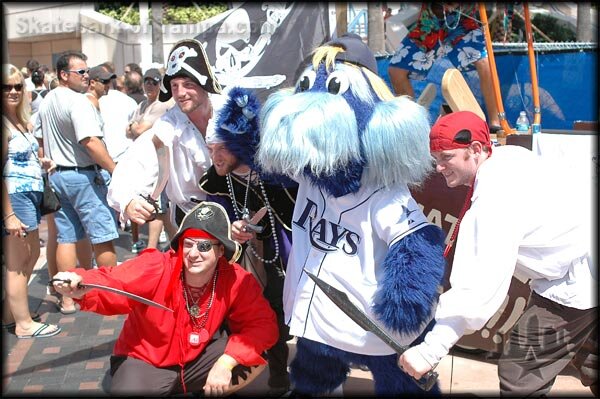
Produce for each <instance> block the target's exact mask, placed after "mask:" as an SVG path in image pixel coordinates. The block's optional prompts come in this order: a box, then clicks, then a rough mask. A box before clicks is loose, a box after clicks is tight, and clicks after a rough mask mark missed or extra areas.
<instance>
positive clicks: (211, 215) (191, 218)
mask: <svg viewBox="0 0 600 399" xmlns="http://www.w3.org/2000/svg"><path fill="white" fill-rule="evenodd" d="M187 229H198V230H202V231H205V232H207V233H208V234H210V235H212V236H213V237H215V238H216V239H217V240H219V241H220V242H221V244H223V246H224V247H225V258H227V260H228V261H229V262H235V261H236V260H237V259H238V258H239V256H240V254H241V251H242V249H241V246H240V244H238V243H237V242H235V241H233V240H232V239H231V224H230V223H229V217H228V216H227V212H226V211H225V208H223V207H222V206H221V205H219V204H217V203H215V202H208V201H204V202H201V203H200V204H198V205H196V206H195V207H194V208H193V209H192V210H191V211H190V212H189V213H188V214H187V215H185V217H184V218H183V220H182V221H181V227H179V230H177V233H176V234H175V236H174V237H173V239H172V240H171V248H173V250H175V251H177V249H178V247H179V237H180V236H181V234H182V233H183V232H184V231H186V230H187Z"/></svg>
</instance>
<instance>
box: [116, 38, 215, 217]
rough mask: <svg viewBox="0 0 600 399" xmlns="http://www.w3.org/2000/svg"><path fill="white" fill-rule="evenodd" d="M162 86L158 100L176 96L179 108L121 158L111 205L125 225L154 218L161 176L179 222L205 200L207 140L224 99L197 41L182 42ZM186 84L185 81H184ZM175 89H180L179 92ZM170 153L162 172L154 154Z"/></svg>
mask: <svg viewBox="0 0 600 399" xmlns="http://www.w3.org/2000/svg"><path fill="white" fill-rule="evenodd" d="M165 69H166V71H165V74H164V76H163V77H162V81H161V83H160V94H159V97H158V99H159V101H162V102H165V101H168V100H170V99H171V98H173V99H174V101H175V104H176V105H175V106H174V107H172V108H171V109H170V110H168V111H167V112H166V113H165V114H163V116H161V118H160V119H159V120H157V121H156V122H155V123H154V125H153V127H152V128H151V129H149V130H148V132H147V133H146V134H148V135H150V137H151V138H152V140H150V139H149V138H147V139H146V140H143V141H141V142H139V143H138V141H137V140H136V142H134V143H133V144H132V146H131V147H130V149H129V150H128V151H127V154H126V156H125V157H124V159H121V160H120V162H119V165H118V167H117V168H115V172H114V173H113V176H112V182H111V184H110V186H109V192H108V201H109V205H110V206H111V207H113V208H114V209H116V210H117V211H118V212H120V216H121V222H122V223H125V222H126V221H127V220H129V219H131V220H132V221H133V222H135V223H138V224H143V223H145V222H146V221H149V220H152V219H153V218H154V216H155V207H154V206H153V204H152V202H153V200H156V199H157V198H158V195H159V194H157V195H156V197H151V195H150V194H151V193H152V191H153V189H154V188H155V187H156V186H157V185H158V184H159V183H160V182H158V183H157V176H165V177H166V179H167V181H166V182H162V183H165V184H166V186H165V191H166V194H167V197H168V198H169V200H170V201H171V202H172V203H173V204H174V205H175V221H176V222H177V224H179V223H180V222H181V220H182V219H183V217H184V216H185V214H186V213H188V212H189V211H190V210H191V209H192V208H193V207H194V206H195V205H197V204H198V203H199V202H201V201H204V200H205V199H206V194H205V193H204V192H203V191H201V190H200V189H199V188H198V180H200V177H202V175H203V174H204V173H205V172H206V170H207V169H208V168H209V167H210V165H211V161H210V155H209V153H208V148H207V147H206V142H205V137H206V136H207V135H208V134H209V132H210V130H211V129H212V128H213V116H214V115H216V113H217V112H218V109H219V107H220V106H221V105H222V103H223V101H224V96H222V95H221V86H220V85H219V83H218V81H217V79H216V77H215V76H214V74H213V71H212V68H211V66H210V62H209V60H208V57H207V55H206V52H205V51H204V48H203V47H202V44H201V43H200V42H198V41H197V40H193V39H186V40H182V41H180V42H177V43H176V44H175V45H174V46H173V49H172V50H171V52H170V54H169V57H168V59H167V63H166V64H165ZM182 79H183V80H185V81H184V82H181V80H182ZM172 85H175V86H176V92H175V93H174V90H173V88H172V87H171V86H172ZM162 147H165V148H166V149H168V165H167V166H164V167H163V169H166V170H161V167H159V165H161V163H160V162H158V161H157V157H156V156H154V155H153V154H155V153H156V152H157V150H158V149H159V148H162Z"/></svg>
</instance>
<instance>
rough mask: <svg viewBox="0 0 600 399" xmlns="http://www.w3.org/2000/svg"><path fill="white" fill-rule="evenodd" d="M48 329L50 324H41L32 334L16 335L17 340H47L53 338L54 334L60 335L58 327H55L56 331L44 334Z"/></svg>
mask: <svg viewBox="0 0 600 399" xmlns="http://www.w3.org/2000/svg"><path fill="white" fill-rule="evenodd" d="M48 327H50V324H47V323H42V325H41V327H40V328H38V329H37V330H35V332H34V333H33V334H30V335H17V338H19V339H30V338H47V337H53V336H55V335H56V334H58V333H60V331H61V328H60V327H59V326H56V330H52V331H50V332H44V331H45V330H46V329H47V328H48Z"/></svg>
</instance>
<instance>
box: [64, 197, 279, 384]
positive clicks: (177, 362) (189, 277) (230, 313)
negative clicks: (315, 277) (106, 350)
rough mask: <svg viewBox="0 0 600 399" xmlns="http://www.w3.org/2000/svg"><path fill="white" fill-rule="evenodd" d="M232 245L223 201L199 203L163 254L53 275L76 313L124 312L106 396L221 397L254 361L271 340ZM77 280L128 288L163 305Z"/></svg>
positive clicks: (269, 324)
mask: <svg viewBox="0 0 600 399" xmlns="http://www.w3.org/2000/svg"><path fill="white" fill-rule="evenodd" d="M213 252H214V253H213ZM239 253H240V247H239V244H238V243H236V242H235V241H233V240H232V239H231V226H230V223H229V220H228V217H227V214H226V212H225V209H223V207H222V206H220V205H219V204H216V203H212V202H203V203H202V204H198V205H197V206H196V207H195V208H193V209H192V211H191V212H189V213H188V214H187V215H186V216H185V218H184V219H183V222H182V225H181V228H180V229H179V231H178V232H177V234H176V235H175V237H174V238H173V240H172V242H171V250H169V251H168V252H166V253H163V252H160V251H158V250H155V249H148V250H146V251H143V252H142V253H141V254H140V255H139V256H138V257H136V258H134V259H131V260H128V261H126V262H124V263H122V264H120V265H119V266H118V267H100V268H98V269H92V270H85V269H81V268H78V269H75V270H74V272H61V273H58V274H57V275H56V276H55V279H53V281H56V282H55V283H54V286H55V288H56V289H57V291H59V292H61V293H62V294H63V295H68V296H72V297H74V298H76V301H77V302H78V303H79V304H80V306H81V310H82V311H90V312H95V313H99V314H103V315H114V314H126V315H127V319H126V320H125V323H124V325H123V329H122V331H121V334H120V335H119V338H118V339H117V342H116V344H115V347H114V351H113V356H112V357H111V371H110V373H111V375H112V381H111V392H110V393H111V394H128V395H131V394H143V395H162V396H166V395H173V394H179V393H186V392H187V391H190V392H202V391H204V394H205V395H223V394H229V393H231V392H233V391H235V390H237V389H239V388H240V387H242V386H244V385H246V384H247V383H248V382H250V381H251V380H253V379H254V377H255V376H256V375H257V374H259V373H260V372H261V371H262V370H263V369H264V366H262V365H264V364H265V363H266V361H265V359H264V358H263V357H262V353H263V351H265V350H266V349H268V348H270V347H271V346H272V345H273V344H274V343H275V341H276V340H277V325H276V320H275V314H274V312H273V311H272V310H271V308H270V307H269V304H268V303H267V301H266V300H265V298H264V297H263V295H262V290H261V287H260V286H259V285H258V283H257V282H256V280H255V279H254V277H253V276H252V275H251V274H250V273H248V272H246V271H244V270H243V269H242V268H241V267H240V266H239V265H238V264H236V263H234V261H235V260H236V259H237V258H238V256H239ZM65 280H68V281H70V283H69V282H65ZM60 281H62V283H61V282H60ZM80 284H84V285H85V284H101V285H104V286H109V287H112V288H116V289H119V290H123V291H126V292H128V293H133V294H136V295H138V296H141V297H144V298H147V299H151V300H152V301H154V302H157V303H159V304H161V305H163V306H166V307H168V308H170V309H172V310H173V312H169V311H167V310H164V309H160V308H156V307H149V306H148V305H146V304H144V303H140V302H135V301H132V300H130V299H128V298H127V297H126V296H122V295H118V294H115V293H112V292H107V291H104V290H98V289H91V290H90V288H81V285H80ZM256 366H259V367H258V368H256Z"/></svg>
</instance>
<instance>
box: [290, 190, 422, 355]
mask: <svg viewBox="0 0 600 399" xmlns="http://www.w3.org/2000/svg"><path fill="white" fill-rule="evenodd" d="M299 183H300V187H299V189H298V196H297V198H296V206H295V208H294V218H293V223H292V243H293V245H292V251H291V254H290V258H289V261H288V266H287V272H286V278H285V284H284V291H283V302H284V310H285V319H286V323H287V324H288V325H289V326H290V334H292V335H295V336H298V337H304V338H307V339H310V340H313V341H318V342H322V343H325V344H328V345H331V346H333V347H336V348H339V349H342V350H345V351H349V352H353V353H360V354H365V355H389V354H392V353H394V351H393V350H392V349H391V348H390V347H388V346H387V345H386V344H385V343H384V342H383V341H381V340H380V339H379V338H378V337H377V336H375V335H374V334H372V333H367V332H366V331H364V330H363V329H362V328H361V327H360V326H359V325H357V324H356V323H355V322H354V321H352V320H351V319H350V318H349V317H348V316H346V315H345V314H344V313H343V312H342V311H341V310H340V309H339V308H338V307H337V306H336V305H335V304H334V303H333V302H331V300H330V299H329V298H327V296H326V295H325V294H324V293H323V292H322V291H321V289H320V288H319V287H317V286H316V285H315V284H314V283H313V281H312V280H311V279H310V278H309V277H308V275H307V274H306V273H304V272H303V268H305V269H306V270H307V271H309V272H311V273H313V274H315V275H316V276H318V277H319V278H320V279H322V280H323V281H325V282H326V283H328V284H330V285H332V286H333V287H335V288H337V289H339V290H341V291H343V292H345V293H346V294H348V297H349V298H350V300H351V301H352V302H353V303H354V304H355V305H357V306H358V307H359V308H360V309H362V310H363V311H364V312H365V313H366V314H368V315H369V316H370V317H371V318H373V319H375V316H374V315H373V312H372V311H371V306H372V304H373V298H374V295H375V291H376V290H377V287H378V282H380V281H381V279H382V278H383V262H384V260H385V257H386V255H387V254H388V250H389V247H390V246H392V245H393V244H394V243H396V242H397V241H399V240H401V239H402V238H403V237H406V236H407V235H408V234H410V233H412V232H414V231H416V230H418V229H420V228H422V227H425V226H427V225H428V224H429V223H428V222H427V218H426V217H425V215H424V214H423V212H422V211H421V209H420V208H419V205H418V204H417V203H416V201H415V200H414V199H413V198H412V196H411V194H410V191H409V190H408V188H407V187H403V188H402V187H400V188H396V189H394V190H387V191H386V190H381V189H377V188H374V187H372V186H369V185H368V184H363V185H362V186H361V188H360V190H359V191H358V192H357V193H356V194H349V195H345V196H343V197H340V198H335V197H332V196H328V195H327V194H326V193H323V192H322V191H321V190H320V189H319V188H317V187H316V186H313V185H312V184H311V183H310V182H308V181H306V180H300V181H299ZM363 183H364V182H363ZM415 267H418V265H415ZM378 324H379V325H380V326H381V325H382V323H378ZM388 333H389V331H388ZM390 335H392V336H394V337H395V338H397V339H398V341H399V342H401V343H403V344H408V343H410V342H412V340H414V339H415V338H416V336H418V334H417V335H415V336H412V337H407V336H403V337H400V336H399V335H397V334H390Z"/></svg>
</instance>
